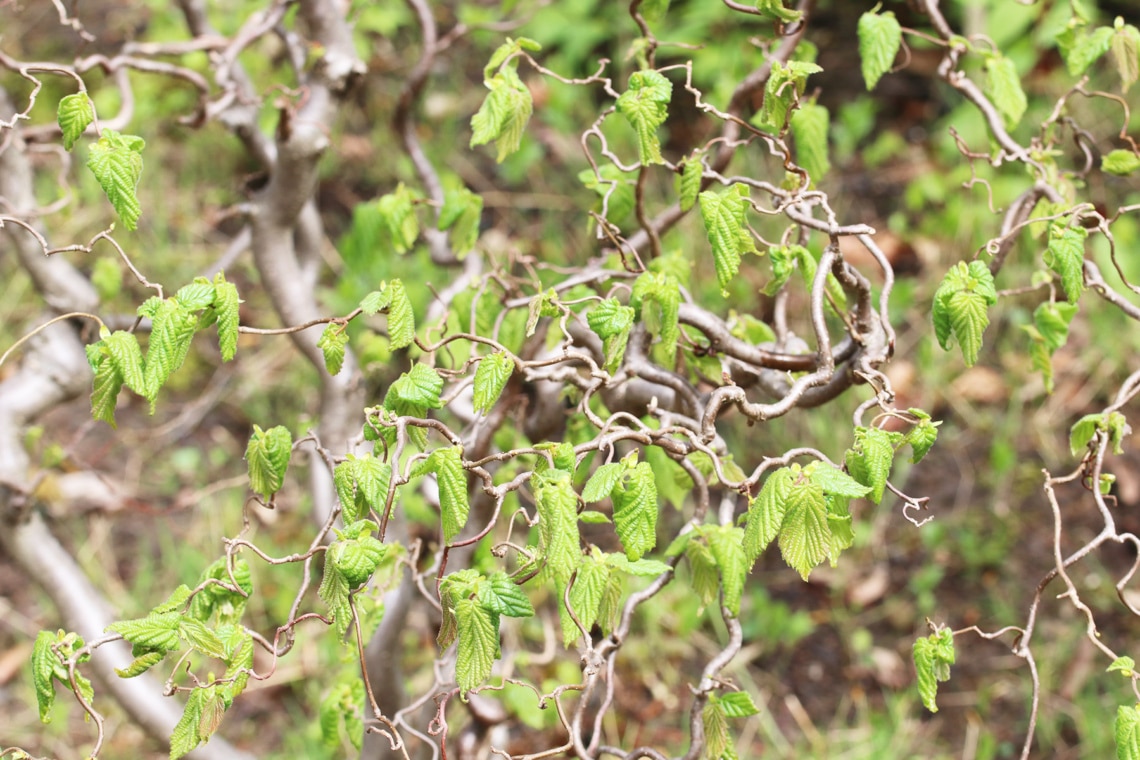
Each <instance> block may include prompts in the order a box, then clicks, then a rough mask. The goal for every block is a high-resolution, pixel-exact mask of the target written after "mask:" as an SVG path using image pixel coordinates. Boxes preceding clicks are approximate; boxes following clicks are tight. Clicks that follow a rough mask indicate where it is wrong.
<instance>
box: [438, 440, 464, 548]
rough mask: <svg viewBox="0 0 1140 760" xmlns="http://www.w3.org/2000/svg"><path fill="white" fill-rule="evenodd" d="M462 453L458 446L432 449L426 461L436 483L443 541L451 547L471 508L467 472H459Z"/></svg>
mask: <svg viewBox="0 0 1140 760" xmlns="http://www.w3.org/2000/svg"><path fill="white" fill-rule="evenodd" d="M462 455H463V450H462V449H461V448H459V447H458V446H449V447H447V448H443V449H436V450H435V451H433V452H432V453H431V456H430V457H429V458H428V461H429V462H430V467H431V471H432V472H434V473H435V474H436V479H437V481H438V482H439V508H440V512H441V514H442V519H443V540H444V542H446V543H449V544H450V543H451V542H452V541H454V540H455V538H456V536H458V535H459V532H460V531H462V530H463V526H465V525H466V524H467V514H468V512H469V511H470V509H471V505H470V503H469V502H468V500H467V472H466V471H465V470H464V469H463V456H462Z"/></svg>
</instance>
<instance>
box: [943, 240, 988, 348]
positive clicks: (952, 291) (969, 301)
mask: <svg viewBox="0 0 1140 760" xmlns="http://www.w3.org/2000/svg"><path fill="white" fill-rule="evenodd" d="M995 303H997V290H996V288H995V287H994V279H993V275H991V274H990V270H989V269H988V268H986V265H985V264H983V263H982V262H980V261H971V262H970V263H969V264H968V265H967V264H966V263H965V262H959V263H958V264H957V265H956V266H954V267H951V269H950V271H949V272H947V273H946V276H945V277H944V278H943V279H942V284H941V285H939V286H938V290H937V292H935V294H934V304H933V317H934V332H935V336H936V337H937V338H938V343H939V345H940V346H942V348H943V349H946V350H949V348H950V336H951V334H953V335H954V337H955V338H957V340H958V344H959V345H960V346H961V347H962V358H963V359H964V360H965V362H966V366H969V367H972V366H973V365H974V364H975V363H976V362H977V361H978V352H979V351H980V350H981V347H982V334H983V333H984V332H985V329H986V327H987V326H988V325H989V315H988V314H987V313H986V310H987V308H988V307H989V306H992V305H993V304H995Z"/></svg>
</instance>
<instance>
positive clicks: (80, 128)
mask: <svg viewBox="0 0 1140 760" xmlns="http://www.w3.org/2000/svg"><path fill="white" fill-rule="evenodd" d="M56 118H57V121H58V122H59V128H60V130H61V131H62V132H63V149H64V150H68V151H69V150H71V149H72V148H73V147H75V141H76V140H78V139H79V137H80V136H81V135H82V134H83V132H84V131H85V130H86V129H87V127H89V126H91V122H93V121H95V106H94V104H93V103H92V102H91V98H89V97H87V93H86V92H74V93H72V94H70V95H65V96H63V98H61V99H60V101H59V111H58V115H57V117H56Z"/></svg>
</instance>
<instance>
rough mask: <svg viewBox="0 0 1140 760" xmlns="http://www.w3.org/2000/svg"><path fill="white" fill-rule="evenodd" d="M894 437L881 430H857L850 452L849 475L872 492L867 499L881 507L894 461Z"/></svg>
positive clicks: (859, 428)
mask: <svg viewBox="0 0 1140 760" xmlns="http://www.w3.org/2000/svg"><path fill="white" fill-rule="evenodd" d="M895 437H898V438H900V439H901V436H900V435H899V434H898V433H888V432H887V431H886V430H881V429H879V428H875V427H872V428H866V427H858V428H855V445H854V446H853V447H851V448H850V449H848V450H847V456H846V463H847V471H848V472H849V473H851V477H853V478H855V480H856V481H858V482H859V483H862V484H863V485H865V486H867V487H869V488H870V489H871V492H870V494H868V496H867V498H868V499H870V500H871V501H873V502H875V503H876V504H878V503H879V502H880V501H882V500H883V491H884V490H885V489H886V486H887V478H888V477H890V474H891V465H892V464H893V463H894V459H895V443H896V441H895Z"/></svg>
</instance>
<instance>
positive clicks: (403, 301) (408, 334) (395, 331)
mask: <svg viewBox="0 0 1140 760" xmlns="http://www.w3.org/2000/svg"><path fill="white" fill-rule="evenodd" d="M386 290H387V291H388V292H389V293H390V294H391V295H390V296H389V302H388V340H389V342H390V343H391V347H392V348H393V349H396V350H398V349H401V348H407V347H408V346H410V345H412V341H414V340H415V339H416V315H415V312H413V311H412V302H411V301H410V300H409V299H408V292H407V291H406V290H405V289H404V283H403V281H401V280H390V281H389V282H388V284H387V288H386Z"/></svg>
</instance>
